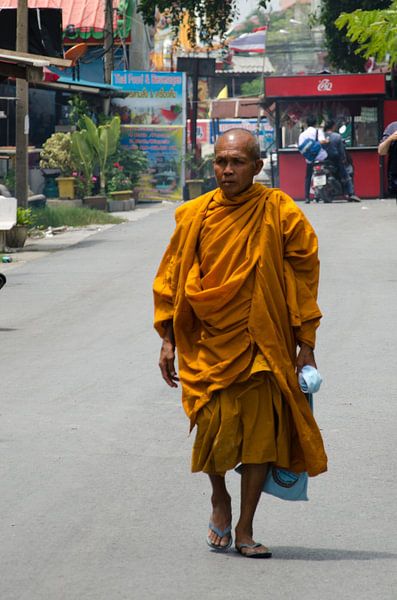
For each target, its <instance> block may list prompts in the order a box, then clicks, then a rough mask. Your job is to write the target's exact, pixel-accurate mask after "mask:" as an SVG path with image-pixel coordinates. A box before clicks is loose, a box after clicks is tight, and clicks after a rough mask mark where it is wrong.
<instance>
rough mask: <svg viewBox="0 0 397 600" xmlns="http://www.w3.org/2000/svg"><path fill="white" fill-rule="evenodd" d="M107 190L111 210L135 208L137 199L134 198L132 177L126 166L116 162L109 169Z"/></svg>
mask: <svg viewBox="0 0 397 600" xmlns="http://www.w3.org/2000/svg"><path fill="white" fill-rule="evenodd" d="M106 187H107V192H108V195H109V196H110V199H109V200H108V209H109V211H111V212H113V211H122V210H131V209H133V208H135V201H134V199H133V198H132V183H131V179H130V178H129V177H128V176H127V175H126V173H125V171H124V167H123V166H122V165H121V164H120V163H119V162H115V163H113V164H112V166H111V168H110V169H108V170H107V186H106Z"/></svg>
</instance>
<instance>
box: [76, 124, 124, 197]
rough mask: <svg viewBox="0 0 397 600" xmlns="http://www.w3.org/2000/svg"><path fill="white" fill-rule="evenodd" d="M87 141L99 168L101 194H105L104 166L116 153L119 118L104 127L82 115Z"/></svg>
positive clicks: (118, 138) (118, 137) (118, 136)
mask: <svg viewBox="0 0 397 600" xmlns="http://www.w3.org/2000/svg"><path fill="white" fill-rule="evenodd" d="M84 125H85V127H86V129H85V131H86V133H87V140H88V143H89V144H90V146H91V149H92V152H93V154H94V156H95V163H96V164H98V166H99V178H100V184H101V194H105V193H106V192H105V191H106V171H105V169H106V165H107V162H108V160H109V158H110V157H111V156H112V155H113V154H114V153H115V152H116V150H117V148H118V144H119V140H120V117H119V116H118V115H116V116H115V117H113V119H112V120H111V121H109V123H106V125H99V126H98V127H97V126H96V125H95V123H94V122H93V121H92V119H90V118H89V117H87V116H86V115H84Z"/></svg>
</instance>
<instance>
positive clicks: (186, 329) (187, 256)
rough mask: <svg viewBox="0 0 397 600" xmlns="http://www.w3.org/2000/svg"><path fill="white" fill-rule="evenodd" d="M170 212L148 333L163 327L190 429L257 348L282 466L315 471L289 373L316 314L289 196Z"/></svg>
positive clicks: (299, 218)
mask: <svg viewBox="0 0 397 600" xmlns="http://www.w3.org/2000/svg"><path fill="white" fill-rule="evenodd" d="M175 216H176V223H177V226H176V229H175V232H174V235H173V236H172V238H171V241H170V244H169V246H168V248H167V250H166V252H165V254H164V257H163V260H162V262H161V264H160V267H159V270H158V273H157V276H156V279H155V282H154V299H155V327H156V329H157V331H158V332H159V334H160V335H161V336H163V334H164V323H165V322H166V321H168V320H170V319H172V321H173V327H174V334H175V343H176V347H177V351H178V370H179V377H180V381H181V385H182V402H183V406H184V409H185V411H186V413H187V415H188V416H189V418H190V420H191V426H192V427H193V426H194V424H195V420H196V416H197V413H198V411H199V410H200V409H201V408H202V407H203V406H204V405H205V404H206V403H208V402H209V401H210V399H211V395H212V394H213V392H214V391H216V390H221V389H225V388H227V387H228V386H230V385H231V384H233V383H236V382H239V381H244V380H246V379H248V378H249V375H250V372H251V368H252V363H253V360H254V359H255V355H256V352H259V353H260V355H261V356H262V357H263V361H264V362H265V364H266V365H268V368H269V369H270V370H271V371H272V373H273V375H274V377H275V378H276V381H277V384H278V386H279V388H280V391H281V393H282V395H283V397H284V400H285V401H286V402H287V403H288V405H289V408H290V411H291V415H292V419H293V425H294V430H293V434H292V440H291V464H290V468H291V469H292V470H295V471H297V472H299V471H303V470H307V471H308V473H309V475H317V474H319V473H321V472H323V471H325V470H326V462H327V460H326V455H325V452H324V448H323V443H322V439H321V434H320V432H319V429H318V427H317V424H316V422H315V420H314V417H313V415H312V413H311V411H310V408H309V405H308V403H307V400H306V398H305V396H304V394H303V393H302V392H301V391H300V389H299V386H298V382H297V376H296V373H295V358H296V344H297V342H298V341H299V342H306V343H307V344H309V345H310V346H312V347H314V345H315V331H316V328H317V326H318V324H319V320H320V318H321V312H320V310H319V308H318V306H317V302H316V298H317V286H318V273H319V263H318V258H317V239H316V236H315V233H314V231H313V229H312V227H311V225H310V224H309V222H308V221H307V219H306V218H305V216H304V215H303V213H302V212H301V210H300V209H299V208H298V207H297V206H296V204H295V202H294V201H293V200H292V199H291V198H290V197H289V196H287V195H286V194H284V193H283V192H281V191H280V190H278V189H269V188H266V187H264V186H262V185H261V184H253V185H252V186H251V188H250V189H249V190H248V191H246V192H245V193H244V194H242V195H241V196H237V197H236V198H233V200H228V199H227V198H226V197H225V196H224V195H223V193H222V192H221V190H219V189H217V190H215V191H212V192H209V193H207V194H204V195H203V196H200V197H199V198H197V199H196V200H193V201H190V202H187V203H186V204H183V205H182V206H180V207H179V208H178V209H177V210H176V215H175ZM247 290H248V291H249V293H248V294H247V293H246V292H247ZM243 292H244V293H243Z"/></svg>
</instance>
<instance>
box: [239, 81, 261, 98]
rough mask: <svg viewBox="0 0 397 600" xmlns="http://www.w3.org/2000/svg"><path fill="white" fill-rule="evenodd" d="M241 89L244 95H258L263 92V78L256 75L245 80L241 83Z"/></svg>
mask: <svg viewBox="0 0 397 600" xmlns="http://www.w3.org/2000/svg"><path fill="white" fill-rule="evenodd" d="M241 91H242V93H243V95H244V96H259V94H262V93H263V78H262V77H257V78H256V79H252V80H251V81H245V82H244V83H242V84H241Z"/></svg>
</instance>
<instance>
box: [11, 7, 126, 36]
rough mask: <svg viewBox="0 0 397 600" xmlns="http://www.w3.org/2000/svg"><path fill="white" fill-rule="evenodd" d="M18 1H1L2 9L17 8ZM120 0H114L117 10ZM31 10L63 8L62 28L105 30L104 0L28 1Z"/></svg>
mask: <svg viewBox="0 0 397 600" xmlns="http://www.w3.org/2000/svg"><path fill="white" fill-rule="evenodd" d="M17 3H18V0H0V10H1V9H2V8H16V7H17ZM118 4H119V0H113V7H114V8H117V6H118ZM28 6H29V8H61V9H62V26H63V28H64V29H65V28H66V27H67V26H68V25H74V26H75V27H76V29H85V28H87V29H97V30H101V29H104V28H105V9H104V6H105V3H104V0H28Z"/></svg>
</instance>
